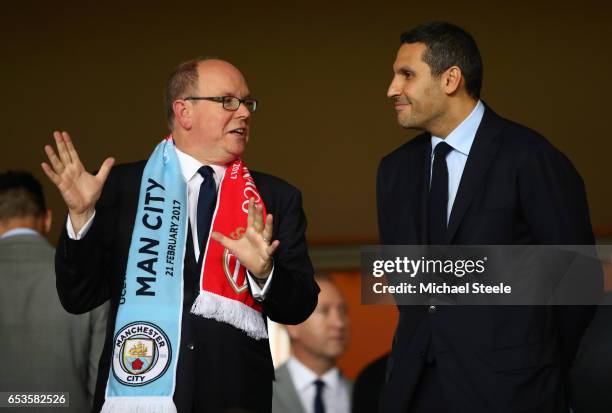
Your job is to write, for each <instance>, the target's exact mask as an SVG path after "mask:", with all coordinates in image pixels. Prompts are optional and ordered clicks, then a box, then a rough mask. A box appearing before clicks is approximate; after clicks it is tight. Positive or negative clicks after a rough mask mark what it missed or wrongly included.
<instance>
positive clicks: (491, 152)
mask: <svg viewBox="0 0 612 413" xmlns="http://www.w3.org/2000/svg"><path fill="white" fill-rule="evenodd" d="M500 131H501V125H500V122H499V117H498V116H497V115H496V114H495V113H493V111H492V110H491V109H489V108H488V107H487V108H486V109H485V113H484V116H483V118H482V121H481V122H480V126H479V127H478V130H477V131H476V136H475V137H474V143H473V145H472V148H471V150H470V155H469V156H468V160H467V163H466V164H465V169H464V170H463V174H462V176H461V181H460V183H459V189H458V191H457V196H456V197H455V202H454V203H453V207H452V210H451V215H450V220H449V222H448V231H447V242H448V243H449V244H450V243H452V240H453V238H454V236H455V233H456V232H457V229H458V228H459V225H460V224H461V221H462V220H463V218H464V216H465V213H466V212H467V210H468V208H469V206H470V203H471V202H472V199H473V198H474V195H475V194H476V192H477V191H478V190H479V189H481V186H482V181H483V180H484V178H485V176H486V174H487V170H488V169H489V167H490V166H491V162H492V161H493V158H494V156H495V153H496V152H497V149H498V148H499V144H500V139H499V137H498V136H497V135H498V134H499V132H500Z"/></svg>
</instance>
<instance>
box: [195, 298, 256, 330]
mask: <svg viewBox="0 0 612 413" xmlns="http://www.w3.org/2000/svg"><path fill="white" fill-rule="evenodd" d="M191 312H192V313H193V314H197V315H200V316H203V317H206V318H212V319H214V320H217V321H220V322H222V323H227V324H230V325H232V326H234V327H236V328H239V329H240V330H242V331H244V332H245V333H246V334H247V335H248V336H249V337H252V338H254V339H255V340H262V339H266V338H268V331H267V329H266V323H265V321H264V318H263V316H262V315H261V313H260V312H259V311H257V310H255V309H253V308H251V307H249V306H248V305H246V304H244V303H242V302H240V301H237V300H232V299H230V298H226V297H223V296H221V295H218V294H215V293H211V292H210V291H204V290H202V291H200V294H199V295H198V297H197V298H196V300H195V301H194V303H193V306H192V307H191Z"/></svg>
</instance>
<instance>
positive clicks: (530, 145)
mask: <svg viewBox="0 0 612 413" xmlns="http://www.w3.org/2000/svg"><path fill="white" fill-rule="evenodd" d="M492 116H495V117H497V122H499V124H500V125H501V136H502V139H503V143H504V150H506V151H512V152H515V153H517V154H521V155H522V157H524V158H531V157H534V156H535V157H539V156H545V157H547V158H555V159H557V160H559V161H561V162H569V163H571V161H570V160H569V158H567V156H566V155H565V154H564V153H563V152H561V150H559V149H558V148H557V147H556V146H554V145H553V144H552V143H551V142H550V141H549V140H548V139H547V138H546V137H545V136H544V135H542V134H541V133H540V132H538V131H536V130H534V129H532V128H530V127H528V126H525V125H523V124H521V123H518V122H515V121H513V120H509V119H506V118H503V117H501V116H499V115H497V114H495V113H493V112H492Z"/></svg>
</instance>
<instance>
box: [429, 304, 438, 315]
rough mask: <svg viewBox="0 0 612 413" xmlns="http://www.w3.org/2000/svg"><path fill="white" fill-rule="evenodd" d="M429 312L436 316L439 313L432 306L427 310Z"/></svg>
mask: <svg viewBox="0 0 612 413" xmlns="http://www.w3.org/2000/svg"><path fill="white" fill-rule="evenodd" d="M427 311H428V312H429V314H435V313H436V311H438V310H437V309H436V306H435V305H430V306H429V308H428V309H427Z"/></svg>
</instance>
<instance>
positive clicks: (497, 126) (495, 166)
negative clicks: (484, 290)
mask: <svg viewBox="0 0 612 413" xmlns="http://www.w3.org/2000/svg"><path fill="white" fill-rule="evenodd" d="M430 157H431V136H430V135H429V134H428V133H424V134H421V135H419V136H417V137H416V138H414V139H412V140H411V141H409V142H407V143H406V144H404V145H403V146H401V147H399V148H398V149H396V150H395V151H393V152H392V153H390V154H389V155H387V156H386V157H385V158H384V159H383V160H382V161H381V163H380V167H379V170H378V181H377V200H378V219H379V230H380V241H381V244H385V245H420V244H427V243H428V239H427V234H428V229H427V222H428V220H427V208H428V206H427V198H428V191H429V177H430V167H431V158H430ZM446 241H447V243H449V244H458V245H484V244H489V245H512V244H526V245H529V244H548V245H556V244H581V245H582V244H592V243H593V242H594V239H593V233H592V229H591V224H590V221H589V211H588V206H587V201H586V195H585V191H584V185H583V182H582V179H581V178H580V176H579V175H578V173H577V172H576V170H575V169H574V167H573V166H572V164H571V162H570V161H569V160H568V159H567V158H566V157H565V156H564V155H563V154H562V153H561V152H559V151H558V150H557V149H555V148H554V147H553V146H552V145H551V144H550V143H549V142H548V141H547V140H546V139H544V138H543V137H542V136H540V135H539V134H537V133H536V132H533V131H531V130H529V129H527V128H525V127H523V126H521V125H518V124H516V123H513V122H510V121H508V120H505V119H502V118H501V117H499V116H497V115H496V114H495V113H494V112H493V111H491V110H490V109H489V108H486V109H485V113H484V116H483V119H482V121H481V123H480V126H479V127H478V131H477V133H476V137H475V139H474V143H473V145H472V147H471V150H470V154H469V157H468V160H467V163H466V165H465V169H464V171H463V175H462V177H461V182H460V185H459V189H458V192H457V196H456V198H455V201H454V204H453V206H452V210H451V215H450V219H449V223H448V230H447V234H446ZM428 310H429V309H428V308H427V307H416V306H400V318H399V322H398V326H397V330H396V333H395V337H394V339H393V349H392V354H391V356H390V357H389V362H388V367H387V372H386V385H385V391H384V395H383V400H382V403H381V409H382V410H381V411H383V412H385V413H387V412H402V413H403V412H406V411H410V410H409V409H413V408H414V406H412V407H411V404H412V403H416V402H415V400H417V399H418V397H415V395H416V394H417V393H418V392H423V391H425V390H427V389H423V388H422V386H421V387H419V386H420V385H421V384H422V381H423V376H422V372H423V371H424V369H423V367H424V366H426V365H425V358H426V356H429V355H432V356H433V357H434V359H435V372H434V374H435V377H434V380H433V381H432V380H430V381H429V383H430V384H431V383H436V386H435V387H436V389H435V391H436V392H437V394H438V397H439V398H440V400H442V403H443V405H444V406H445V407H444V410H445V411H452V412H466V411H469V412H487V413H490V412H518V411H521V412H539V413H541V412H566V411H567V405H568V403H569V400H568V399H569V397H568V388H567V374H568V370H569V367H570V365H571V362H572V360H573V358H574V355H575V353H576V349H577V346H578V344H579V341H580V337H581V335H582V333H583V331H584V329H585V328H586V326H587V325H588V323H589V321H590V319H591V317H592V314H593V310H594V308H592V307H560V306H559V307H554V308H551V307H513V308H508V307H486V308H485V307H478V306H474V307H457V306H448V307H440V306H438V307H435V308H433V310H432V311H428ZM425 370H427V367H426V368H425ZM429 373H431V372H429ZM429 373H428V374H429ZM429 390H431V389H429ZM416 404H418V403H416ZM413 410H414V409H413ZM417 410H418V409H417Z"/></svg>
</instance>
